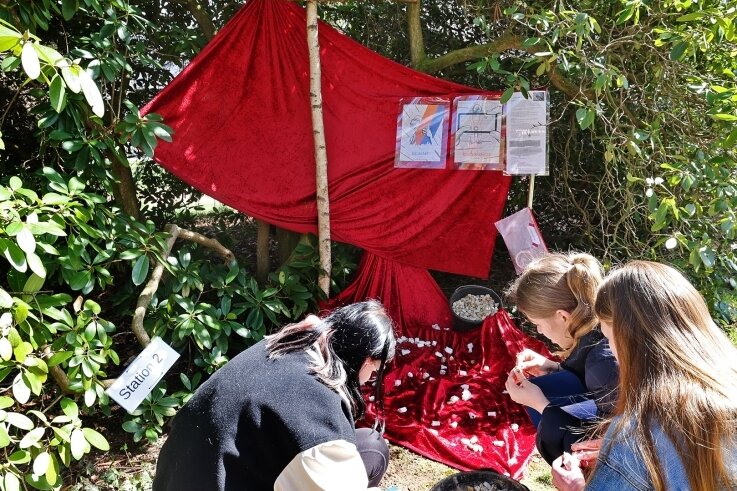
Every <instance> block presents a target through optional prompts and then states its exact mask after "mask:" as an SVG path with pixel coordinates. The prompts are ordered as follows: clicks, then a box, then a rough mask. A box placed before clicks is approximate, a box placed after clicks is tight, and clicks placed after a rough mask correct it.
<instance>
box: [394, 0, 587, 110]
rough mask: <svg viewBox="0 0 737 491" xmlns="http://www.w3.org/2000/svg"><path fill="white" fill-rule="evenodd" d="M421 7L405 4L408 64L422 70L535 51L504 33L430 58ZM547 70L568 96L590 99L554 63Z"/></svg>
mask: <svg viewBox="0 0 737 491" xmlns="http://www.w3.org/2000/svg"><path fill="white" fill-rule="evenodd" d="M421 10H422V5H421V2H420V1H419V0H418V2H417V3H415V4H410V5H407V28H408V33H409V43H410V59H411V60H412V66H413V67H414V68H415V69H417V70H420V71H422V72H425V73H435V72H439V71H440V70H443V69H445V68H448V67H451V66H453V65H457V64H459V63H464V62H467V61H471V60H478V59H480V58H484V57H486V56H490V55H493V54H496V53H501V52H503V51H508V50H517V51H525V52H527V53H531V54H532V53H536V52H537V51H539V50H538V49H536V48H535V47H530V48H524V47H523V46H522V43H523V41H524V38H522V37H521V36H517V35H515V34H512V33H508V32H505V33H504V34H502V35H501V36H499V37H498V38H496V39H495V40H494V41H491V42H489V43H485V44H478V45H476V46H468V47H465V48H461V49H456V50H453V51H451V52H449V53H446V54H444V55H442V56H438V57H436V58H430V57H428V56H427V55H426V54H425V44H424V41H423V38H422V23H421V19H420V12H421ZM547 73H548V78H549V79H550V83H551V85H553V87H555V88H556V89H558V90H560V91H561V92H563V93H564V94H566V95H567V96H568V97H569V98H571V99H576V98H578V97H579V96H583V97H584V98H586V99H591V98H593V93H589V92H585V91H582V90H581V88H580V87H579V86H577V85H576V84H574V83H573V82H571V81H570V80H568V79H567V78H566V77H565V76H563V74H561V73H560V71H559V70H558V68H557V67H556V66H555V65H554V64H553V65H551V67H550V70H549V71H548V72H547Z"/></svg>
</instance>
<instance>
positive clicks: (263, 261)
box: [256, 220, 271, 285]
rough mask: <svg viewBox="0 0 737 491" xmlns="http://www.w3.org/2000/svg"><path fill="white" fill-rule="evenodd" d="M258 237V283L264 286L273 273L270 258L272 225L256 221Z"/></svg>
mask: <svg viewBox="0 0 737 491" xmlns="http://www.w3.org/2000/svg"><path fill="white" fill-rule="evenodd" d="M256 224H257V225H258V235H257V238H256V281H258V282H259V283H261V284H262V285H263V284H264V283H266V278H267V277H268V276H269V271H271V260H270V258H269V229H270V228H271V225H269V224H268V223H267V222H264V221H263V220H256Z"/></svg>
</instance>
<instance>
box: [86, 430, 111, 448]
mask: <svg viewBox="0 0 737 491" xmlns="http://www.w3.org/2000/svg"><path fill="white" fill-rule="evenodd" d="M82 433H83V434H84V437H85V438H86V439H87V441H88V442H90V444H91V445H92V446H93V447H95V448H98V449H100V450H102V451H103V452H107V451H108V450H110V444H109V443H108V442H107V440H106V439H105V437H104V436H102V435H101V434H100V433H98V432H97V431H95V430H93V429H92V428H82Z"/></svg>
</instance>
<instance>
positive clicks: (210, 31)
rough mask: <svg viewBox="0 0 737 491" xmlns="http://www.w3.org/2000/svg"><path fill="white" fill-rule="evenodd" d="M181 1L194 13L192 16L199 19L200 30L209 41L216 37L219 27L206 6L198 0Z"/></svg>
mask: <svg viewBox="0 0 737 491" xmlns="http://www.w3.org/2000/svg"><path fill="white" fill-rule="evenodd" d="M179 1H180V3H182V4H183V5H184V6H185V7H187V8H188V9H189V11H190V12H191V13H192V17H194V19H195V20H196V21H197V25H199V26H200V31H202V34H203V35H204V36H205V38H206V39H207V40H208V41H209V40H211V39H212V38H214V37H215V34H216V33H217V32H218V29H217V27H215V23H214V22H213V21H212V17H210V14H209V13H208V12H207V11H206V10H205V8H204V7H203V6H202V5H200V3H199V2H198V1H197V0H179Z"/></svg>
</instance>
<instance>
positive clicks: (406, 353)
mask: <svg viewBox="0 0 737 491" xmlns="http://www.w3.org/2000/svg"><path fill="white" fill-rule="evenodd" d="M408 354H410V351H409V350H408V349H403V350H402V355H405V356H406V355H408Z"/></svg>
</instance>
